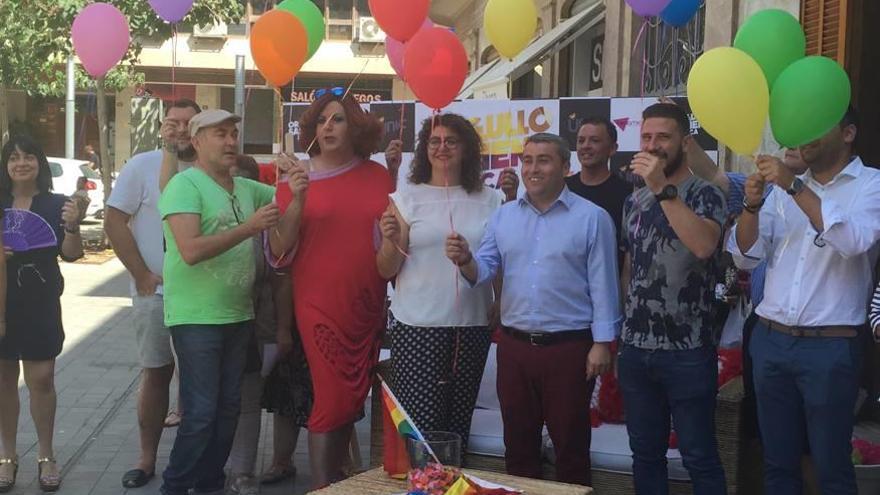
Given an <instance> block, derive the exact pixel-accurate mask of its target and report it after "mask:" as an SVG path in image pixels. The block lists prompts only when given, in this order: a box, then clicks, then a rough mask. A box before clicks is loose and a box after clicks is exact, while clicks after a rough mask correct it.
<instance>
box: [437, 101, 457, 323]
mask: <svg viewBox="0 0 880 495" xmlns="http://www.w3.org/2000/svg"><path fill="white" fill-rule="evenodd" d="M439 116H440V110H439V109H435V110H434V114H433V115H432V117H431V135H434V130H435V129H436V128H437V119H438V117H439ZM439 137H440V146H444V143H445V142H446V133H445V132H442V133H441V134H440V136H439ZM443 186H444V189H445V191H446V211H447V213H448V215H449V232H450V233H453V234H454V233H455V222H453V220H452V198H451V197H450V196H449V160H448V159H444V160H443ZM458 272H459V269H458V267H457V266H455V265H453V273H454V275H455V307H456V309H461V305H460V302H461V288H460V287H459V281H458Z"/></svg>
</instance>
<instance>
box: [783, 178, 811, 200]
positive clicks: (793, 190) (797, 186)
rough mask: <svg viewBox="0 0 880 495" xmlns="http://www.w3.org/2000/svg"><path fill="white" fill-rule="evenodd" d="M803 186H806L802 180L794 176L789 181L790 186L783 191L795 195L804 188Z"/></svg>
mask: <svg viewBox="0 0 880 495" xmlns="http://www.w3.org/2000/svg"><path fill="white" fill-rule="evenodd" d="M804 187H806V185H805V184H804V181H802V180H800V179H798V178H797V177H795V178H794V180H793V181H791V186H789V188H788V189H786V190H785V192H787V193H788V194H789V195H791V196H797V195H798V194H800V193H801V191H803V190H804Z"/></svg>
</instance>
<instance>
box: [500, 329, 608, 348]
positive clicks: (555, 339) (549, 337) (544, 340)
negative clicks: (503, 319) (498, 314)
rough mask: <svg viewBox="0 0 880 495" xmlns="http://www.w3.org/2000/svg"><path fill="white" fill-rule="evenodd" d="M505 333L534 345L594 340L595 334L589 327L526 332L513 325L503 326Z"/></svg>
mask: <svg viewBox="0 0 880 495" xmlns="http://www.w3.org/2000/svg"><path fill="white" fill-rule="evenodd" d="M502 329H503V330H504V333H506V334H507V335H510V336H511V337H513V338H515V339H517V340H522V341H524V342H528V343H529V344H532V345H534V346H546V345H553V344H559V343H562V342H571V341H574V340H592V339H593V334H592V333H591V332H590V329H589V328H585V329H583V330H564V331H561V332H526V331H524V330H517V329H516V328H512V327H502Z"/></svg>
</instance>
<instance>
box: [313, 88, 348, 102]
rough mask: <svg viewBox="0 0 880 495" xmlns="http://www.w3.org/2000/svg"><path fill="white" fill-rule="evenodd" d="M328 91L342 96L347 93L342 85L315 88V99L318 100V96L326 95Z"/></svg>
mask: <svg viewBox="0 0 880 495" xmlns="http://www.w3.org/2000/svg"><path fill="white" fill-rule="evenodd" d="M327 93H330V94H332V95H334V96H339V97H341V96H342V95H344V94H345V88H343V87H341V86H336V87H335V88H321V89H316V90H315V99H316V100H317V99H318V98H320V97H322V96H324V95H326V94H327Z"/></svg>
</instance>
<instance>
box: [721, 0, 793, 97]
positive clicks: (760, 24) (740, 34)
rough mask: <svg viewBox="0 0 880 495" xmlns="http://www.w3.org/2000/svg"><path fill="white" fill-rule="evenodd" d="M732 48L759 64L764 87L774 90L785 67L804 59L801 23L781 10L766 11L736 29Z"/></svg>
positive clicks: (750, 18)
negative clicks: (764, 78) (762, 74)
mask: <svg viewBox="0 0 880 495" xmlns="http://www.w3.org/2000/svg"><path fill="white" fill-rule="evenodd" d="M733 46H735V47H736V48H739V49H740V50H742V51H744V52H746V53H748V54H749V55H751V56H752V58H753V59H755V61H756V62H758V65H760V66H761V70H763V71H764V76H765V77H766V78H767V85H768V86H769V87H771V88H772V87H773V83H775V82H776V78H777V77H779V74H781V73H782V71H783V70H785V68H786V67H788V66H789V65H791V64H792V62H794V61H796V60H800V59H802V58H804V56H805V55H806V51H807V40H806V37H805V36H804V29H803V28H802V27H801V24H800V22H798V20H797V19H796V18H795V17H794V16H793V15H791V14H789V13H788V12H786V11H784V10H779V9H767V10H762V11H760V12H757V13H756V14H754V15H753V16H751V17H749V18H748V19H747V20H746V22H745V24H743V25H742V27H740V28H739V31H737V33H736V38H735V39H734V40H733Z"/></svg>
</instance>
